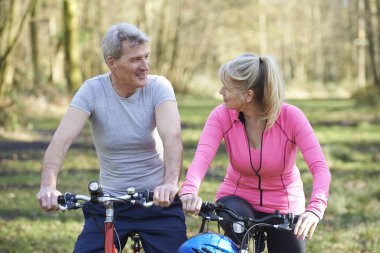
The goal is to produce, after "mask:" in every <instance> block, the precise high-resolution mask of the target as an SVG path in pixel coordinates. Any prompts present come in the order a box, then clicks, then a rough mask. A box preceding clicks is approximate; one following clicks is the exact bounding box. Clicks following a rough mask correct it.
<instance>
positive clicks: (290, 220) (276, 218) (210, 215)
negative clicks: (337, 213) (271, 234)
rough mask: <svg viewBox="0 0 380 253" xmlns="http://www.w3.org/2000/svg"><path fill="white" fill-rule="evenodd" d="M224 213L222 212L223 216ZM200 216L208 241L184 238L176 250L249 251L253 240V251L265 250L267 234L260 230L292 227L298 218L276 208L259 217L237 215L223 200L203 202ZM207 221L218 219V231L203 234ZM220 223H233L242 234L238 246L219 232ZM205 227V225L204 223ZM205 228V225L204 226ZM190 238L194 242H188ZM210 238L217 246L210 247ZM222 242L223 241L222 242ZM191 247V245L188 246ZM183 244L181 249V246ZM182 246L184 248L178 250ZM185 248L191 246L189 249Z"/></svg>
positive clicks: (233, 226)
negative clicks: (204, 243) (205, 243)
mask: <svg viewBox="0 0 380 253" xmlns="http://www.w3.org/2000/svg"><path fill="white" fill-rule="evenodd" d="M222 214H224V215H222ZM199 216H201V217H202V223H201V227H200V229H199V235H200V236H203V235H206V236H207V240H209V241H210V242H209V244H207V245H206V246H202V245H200V244H199V243H198V242H197V240H198V239H197V238H196V237H197V236H195V237H193V238H191V239H189V240H188V241H186V242H185V243H184V244H183V245H182V246H181V247H180V249H179V250H178V252H181V253H182V252H199V253H202V252H231V253H235V252H236V253H237V252H240V253H248V252H249V241H250V240H253V244H254V251H253V252H255V253H260V252H263V251H264V249H265V240H266V235H265V232H264V230H263V228H265V227H274V228H276V229H279V230H287V231H289V230H293V229H294V225H295V223H297V221H298V215H293V214H292V213H288V214H281V213H280V212H279V211H275V212H274V213H273V214H269V215H267V216H265V217H262V218H255V217H243V216H240V215H238V214H237V213H236V212H235V211H234V210H232V209H230V208H228V207H227V206H226V205H224V204H223V203H220V202H217V203H209V202H203V203H202V207H201V210H200V212H199ZM210 221H216V222H218V228H219V234H218V233H213V232H212V233H205V225H206V222H207V225H208V223H209V222H210ZM220 222H226V223H232V228H233V230H234V231H233V232H234V233H244V236H243V239H242V241H241V244H240V249H239V247H238V245H236V243H234V242H233V241H232V240H231V238H228V237H227V236H222V235H220ZM207 227H208V226H207ZM207 231H208V228H207ZM191 240H193V242H192V241H191ZM212 241H214V242H216V243H217V244H218V245H217V246H216V247H213V248H211V247H209V246H210V245H211V244H212ZM194 242H195V244H197V243H198V245H199V246H200V247H201V250H197V249H195V248H194V247H193V246H190V245H194ZM221 242H222V243H221ZM189 246H190V247H189ZM182 247H183V248H182ZM181 248H182V249H183V250H181ZM187 249H191V251H188V250H187Z"/></svg>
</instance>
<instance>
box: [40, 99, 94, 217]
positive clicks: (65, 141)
mask: <svg viewBox="0 0 380 253" xmlns="http://www.w3.org/2000/svg"><path fill="white" fill-rule="evenodd" d="M88 117H89V115H88V114H87V113H85V112H83V111H81V110H80V109H78V108H74V107H69V109H68V110H67V112H66V113H65V115H64V116H63V118H62V120H61V123H60V124H59V126H58V128H57V130H56V131H55V133H54V136H53V138H52V140H51V142H50V144H49V146H48V148H47V150H46V152H45V156H44V161H43V165H42V176H41V187H40V191H39V192H38V194H37V198H38V200H39V202H40V205H41V207H42V208H43V209H44V210H45V211H53V210H57V208H58V203H57V196H58V195H60V194H61V193H60V192H59V191H57V177H58V173H59V170H60V169H61V167H62V164H63V160H64V158H65V155H66V153H67V150H68V149H69V147H70V145H71V144H72V143H73V141H74V140H75V139H76V137H77V136H78V135H79V133H80V132H81V130H82V129H83V126H84V124H85V123H86V121H87V119H88Z"/></svg>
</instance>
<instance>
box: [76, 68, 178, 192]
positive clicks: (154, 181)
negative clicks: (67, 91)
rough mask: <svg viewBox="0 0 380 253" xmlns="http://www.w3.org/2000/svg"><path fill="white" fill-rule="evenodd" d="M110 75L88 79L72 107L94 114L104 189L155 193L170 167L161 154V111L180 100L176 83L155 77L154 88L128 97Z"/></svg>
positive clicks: (150, 86) (150, 79)
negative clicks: (157, 116)
mask: <svg viewBox="0 0 380 253" xmlns="http://www.w3.org/2000/svg"><path fill="white" fill-rule="evenodd" d="M109 75H110V74H109V73H107V74H103V75H99V76H96V77H94V78H92V79H89V80H87V81H86V82H85V83H84V84H83V85H82V86H81V87H80V89H79V90H78V92H77V93H76V94H75V96H74V98H73V100H72V101H71V106H73V107H76V108H79V109H81V110H83V111H84V112H86V113H88V114H89V115H90V118H89V120H90V129H91V135H92V139H93V141H94V145H95V149H96V152H97V155H98V159H99V164H100V174H99V177H100V184H101V186H102V188H103V190H104V191H105V192H106V193H108V194H114V195H120V194H125V193H126V190H127V188H128V187H135V188H136V190H138V191H142V190H146V189H150V190H153V189H154V188H155V187H156V186H158V185H160V184H162V183H163V179H164V164H163V161H162V159H161V158H160V156H159V153H158V152H157V150H156V142H155V139H154V131H155V129H156V120H155V109H156V108H157V106H158V105H160V104H161V103H163V102H165V101H169V100H172V101H176V99H175V95H174V91H173V88H172V86H171V83H170V82H169V81H168V80H167V79H166V78H165V77H163V76H155V75H150V76H149V77H148V84H147V85H146V86H145V87H143V88H139V89H138V90H137V91H136V92H135V94H133V95H132V96H130V97H128V98H123V97H120V96H119V95H118V94H117V93H116V91H115V90H114V89H113V87H112V84H111V81H110V77H109Z"/></svg>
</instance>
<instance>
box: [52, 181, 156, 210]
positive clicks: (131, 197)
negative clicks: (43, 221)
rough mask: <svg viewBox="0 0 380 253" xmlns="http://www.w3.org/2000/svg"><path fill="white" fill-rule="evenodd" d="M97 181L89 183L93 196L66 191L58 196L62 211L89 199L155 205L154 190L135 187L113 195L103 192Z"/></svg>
mask: <svg viewBox="0 0 380 253" xmlns="http://www.w3.org/2000/svg"><path fill="white" fill-rule="evenodd" d="M95 184H98V183H97V182H95V181H92V182H90V183H89V191H90V195H91V196H87V195H80V194H72V193H70V192H66V193H65V194H63V195H60V196H58V199H57V200H58V205H59V209H60V210H62V211H65V210H73V209H78V208H81V207H82V203H81V201H89V202H91V203H94V204H96V203H104V204H106V203H110V202H123V203H130V204H132V205H139V206H143V207H150V206H152V205H153V192H151V191H149V190H147V191H146V192H135V189H134V188H133V187H131V188H128V189H127V194H125V195H122V196H111V195H108V194H103V192H102V190H101V188H100V186H99V185H95Z"/></svg>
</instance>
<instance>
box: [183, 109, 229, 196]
mask: <svg viewBox="0 0 380 253" xmlns="http://www.w3.org/2000/svg"><path fill="white" fill-rule="evenodd" d="M222 138H223V129H222V124H221V120H220V117H219V115H218V108H215V109H214V110H213V111H212V112H211V113H210V115H209V117H208V119H207V121H206V124H205V126H204V128H203V131H202V134H201V136H200V138H199V142H198V147H197V150H196V151H195V156H194V159H193V161H192V163H191V164H190V166H189V169H188V171H187V174H186V180H185V182H184V183H183V184H182V191H181V194H187V193H192V194H194V195H198V191H199V186H200V185H201V182H202V180H203V178H204V176H205V175H206V172H207V170H208V168H209V166H210V164H211V162H212V160H213V159H214V157H215V154H216V152H217V150H218V148H219V145H220V142H221V141H222Z"/></svg>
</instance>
